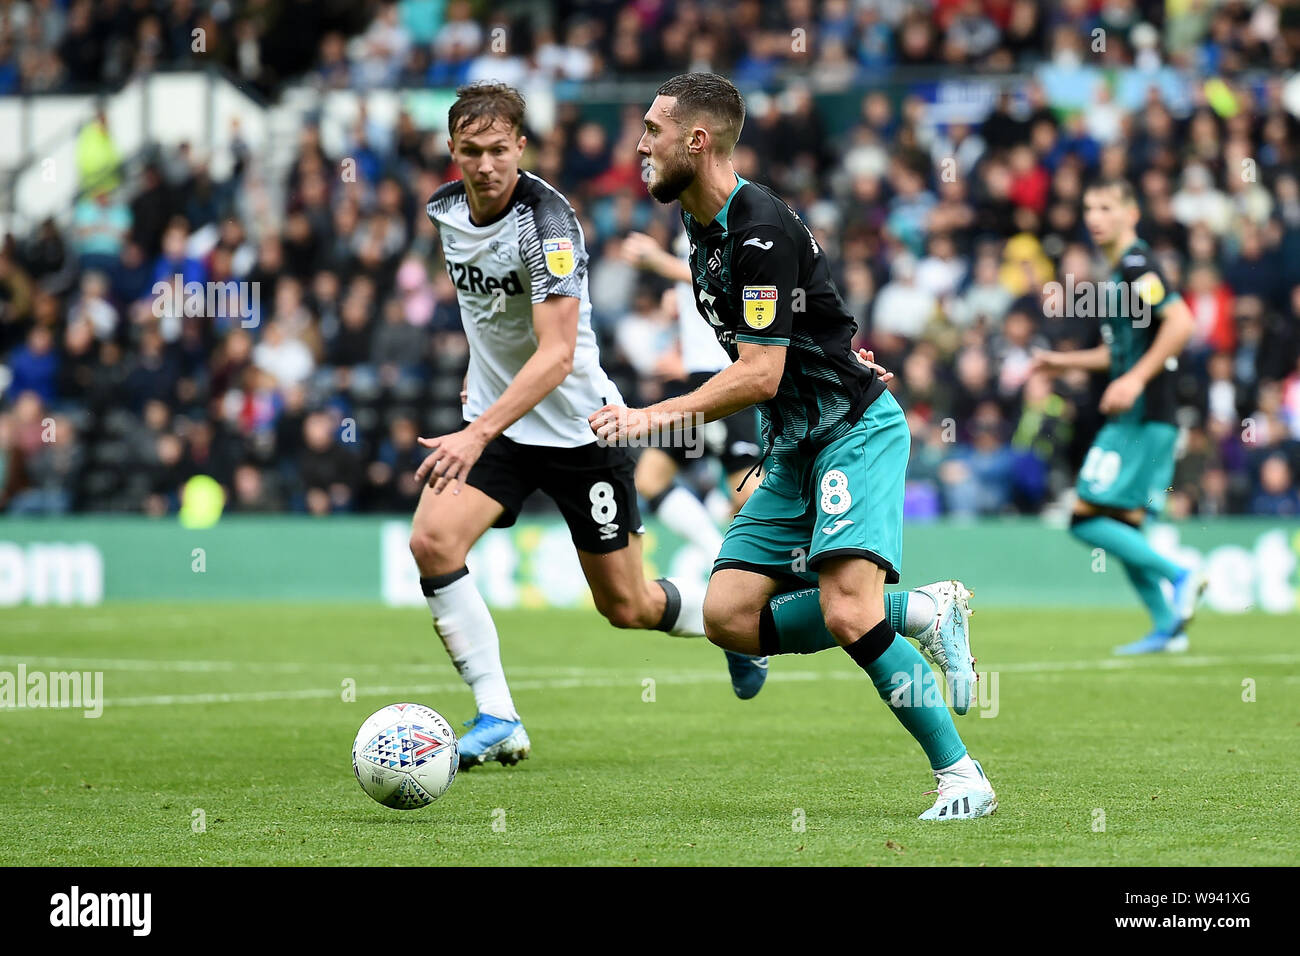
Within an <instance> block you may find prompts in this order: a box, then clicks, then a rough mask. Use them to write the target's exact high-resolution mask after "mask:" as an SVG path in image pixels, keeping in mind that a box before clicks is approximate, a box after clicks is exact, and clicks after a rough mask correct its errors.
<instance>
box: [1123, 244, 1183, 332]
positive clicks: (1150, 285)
mask: <svg viewBox="0 0 1300 956" xmlns="http://www.w3.org/2000/svg"><path fill="white" fill-rule="evenodd" d="M1119 266H1120V275H1121V276H1122V277H1123V280H1124V283H1125V284H1126V285H1127V286H1128V287H1129V289H1131V290H1132V291H1133V294H1134V295H1135V296H1136V297H1137V299H1138V301H1140V302H1141V303H1142V304H1143V306H1145V307H1146V308H1149V309H1150V310H1151V312H1152V313H1153V314H1154V315H1155V316H1156V317H1157V318H1159V317H1160V313H1161V312H1163V311H1164V309H1165V307H1166V306H1168V305H1169V304H1170V303H1171V302H1177V301H1178V300H1179V299H1181V298H1182V297H1181V296H1180V295H1179V294H1178V293H1177V291H1175V290H1174V289H1171V288H1169V283H1168V282H1167V281H1166V280H1165V275H1164V272H1163V271H1161V269H1160V267H1159V266H1158V265H1157V264H1156V262H1155V260H1154V259H1153V258H1152V257H1151V256H1150V255H1149V254H1148V253H1146V252H1130V253H1129V254H1128V255H1126V256H1124V258H1123V259H1121V260H1120V263H1119Z"/></svg>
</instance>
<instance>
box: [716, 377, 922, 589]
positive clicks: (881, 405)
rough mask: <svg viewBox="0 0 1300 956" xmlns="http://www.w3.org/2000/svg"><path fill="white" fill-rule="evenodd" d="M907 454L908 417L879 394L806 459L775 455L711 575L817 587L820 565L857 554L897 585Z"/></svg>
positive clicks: (731, 530)
mask: <svg viewBox="0 0 1300 956" xmlns="http://www.w3.org/2000/svg"><path fill="white" fill-rule="evenodd" d="M910 451H911V433H910V431H909V429H908V427H907V419H906V418H905V417H904V415H903V410H902V409H901V408H899V406H898V402H896V401H894V397H893V396H892V395H890V394H889V392H884V393H882V394H881V395H880V397H879V398H877V399H876V400H875V401H874V402H872V403H871V405H870V406H869V407H868V408H867V410H866V412H865V413H864V414H863V416H862V418H861V419H859V420H858V422H857V424H855V425H854V426H853V428H852V429H851V430H850V431H849V433H848V434H846V435H845V436H844V437H842V438H840V439H838V440H836V441H833V442H831V443H830V444H829V445H827V446H825V447H824V448H822V449H820V450H819V451H816V452H815V453H813V454H812V455H811V456H803V455H799V454H798V453H791V454H782V455H773V456H772V457H770V458H769V459H768V461H767V464H768V469H767V473H766V474H765V475H764V477H763V483H762V484H761V485H759V486H758V488H757V489H755V491H754V493H753V495H751V496H750V498H749V500H748V501H747V502H745V506H744V507H743V508H741V509H740V513H739V514H737V515H736V517H735V518H734V519H733V520H732V522H731V527H729V528H728V529H727V534H726V536H725V538H724V539H723V542H722V550H721V551H720V552H719V553H718V557H717V560H716V561H714V563H713V570H714V571H721V570H723V569H724V568H740V569H742V570H746V571H756V572H758V573H760V574H766V575H768V576H769V577H773V578H778V579H787V578H794V579H796V580H797V581H798V582H801V583H802V582H807V583H813V584H815V583H816V580H817V574H816V572H817V567H818V565H819V564H821V562H823V561H825V560H826V559H828V558H838V557H849V556H857V557H862V558H866V559H867V560H868V561H871V562H873V563H875V564H877V565H879V566H880V567H882V568H884V569H885V580H886V583H888V584H896V583H898V580H899V574H900V572H901V571H902V566H903V486H904V482H905V480H906V476H907V459H908V455H909V453H910Z"/></svg>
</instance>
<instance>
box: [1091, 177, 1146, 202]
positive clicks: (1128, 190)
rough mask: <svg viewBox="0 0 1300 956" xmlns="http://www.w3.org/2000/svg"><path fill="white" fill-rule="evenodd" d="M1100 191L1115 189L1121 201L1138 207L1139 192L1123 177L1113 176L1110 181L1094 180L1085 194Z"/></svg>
mask: <svg viewBox="0 0 1300 956" xmlns="http://www.w3.org/2000/svg"><path fill="white" fill-rule="evenodd" d="M1098 189H1113V190H1115V193H1116V194H1117V195H1118V196H1119V201H1120V202H1122V203H1126V204H1128V205H1133V206H1136V205H1137V201H1138V199H1137V190H1136V189H1134V188H1133V184H1132V183H1131V182H1129V181H1128V180H1127V179H1124V178H1123V177H1122V176H1111V177H1110V178H1108V179H1094V180H1093V181H1092V182H1090V183H1088V186H1087V188H1086V189H1084V192H1085V193H1090V192H1094V191H1095V190H1098Z"/></svg>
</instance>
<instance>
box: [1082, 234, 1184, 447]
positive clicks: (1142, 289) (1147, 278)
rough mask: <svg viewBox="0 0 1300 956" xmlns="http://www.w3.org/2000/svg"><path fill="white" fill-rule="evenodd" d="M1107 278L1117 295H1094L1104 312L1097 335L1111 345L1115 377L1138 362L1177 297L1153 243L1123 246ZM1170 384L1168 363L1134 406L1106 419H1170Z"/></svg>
mask: <svg viewBox="0 0 1300 956" xmlns="http://www.w3.org/2000/svg"><path fill="white" fill-rule="evenodd" d="M1110 281H1111V283H1112V285H1111V288H1112V289H1117V290H1119V292H1120V294H1118V295H1114V296H1098V310H1099V311H1100V312H1101V314H1102V319H1101V337H1102V340H1103V341H1104V342H1105V343H1106V344H1107V345H1109V346H1110V377H1111V379H1112V380H1114V379H1117V378H1119V377H1120V376H1121V375H1123V374H1124V373H1125V372H1127V371H1128V370H1129V369H1131V368H1132V367H1133V366H1134V365H1136V364H1137V361H1138V359H1140V358H1141V357H1142V355H1143V354H1144V353H1145V352H1146V351H1147V349H1149V348H1150V347H1151V343H1152V342H1153V341H1155V337H1156V333H1157V332H1158V331H1159V329H1160V317H1161V315H1162V314H1163V312H1164V310H1165V308H1166V307H1167V306H1168V305H1169V304H1170V303H1171V302H1176V301H1178V300H1179V298H1180V296H1179V295H1178V293H1177V292H1175V291H1173V290H1172V289H1170V288H1169V285H1168V283H1167V282H1166V281H1165V277H1164V273H1162V272H1161V271H1160V267H1159V266H1158V265H1157V264H1156V262H1155V258H1154V257H1153V256H1152V255H1151V247H1150V246H1148V245H1147V244H1146V243H1145V242H1143V241H1142V240H1141V239H1138V240H1136V241H1135V242H1134V243H1133V244H1132V245H1131V246H1129V247H1128V248H1127V249H1125V250H1124V253H1123V255H1121V256H1120V257H1119V261H1118V262H1116V263H1115V265H1114V267H1113V268H1112V269H1111V273H1110ZM1174 389H1175V383H1174V374H1173V371H1172V370H1171V369H1170V368H1168V367H1166V368H1164V369H1162V370H1161V371H1160V372H1158V373H1157V374H1156V375H1155V376H1154V377H1153V378H1152V379H1151V381H1149V382H1148V383H1147V385H1146V388H1144V389H1143V390H1142V394H1141V395H1140V396H1138V400H1137V401H1136V402H1134V403H1133V407H1132V408H1130V409H1129V410H1128V411H1126V412H1123V413H1121V414H1119V415H1112V416H1111V417H1110V421H1113V422H1123V423H1131V424H1139V423H1141V422H1170V423H1172V422H1173V421H1174V411H1175V409H1176V408H1177V401H1176V395H1175V391H1174Z"/></svg>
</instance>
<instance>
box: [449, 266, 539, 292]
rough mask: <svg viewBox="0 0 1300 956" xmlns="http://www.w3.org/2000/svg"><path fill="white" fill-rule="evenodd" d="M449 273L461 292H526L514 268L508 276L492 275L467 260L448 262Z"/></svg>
mask: <svg viewBox="0 0 1300 956" xmlns="http://www.w3.org/2000/svg"><path fill="white" fill-rule="evenodd" d="M447 274H448V275H449V276H451V281H452V282H454V283H456V288H457V289H460V291H461V292H478V293H481V294H482V295H492V294H493V293H495V292H504V293H505V294H506V295H523V294H524V284H523V282H522V281H520V279H519V273H518V272H516V271H515V270H514V269H511V270H510V274H509V275H508V276H504V277H503V276H490V275H487V274H485V273H484V272H483V270H482V269H480V268H479V267H478V266H473V265H470V264H469V263H467V262H448V263H447Z"/></svg>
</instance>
